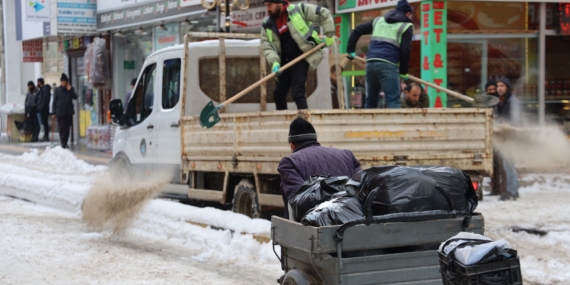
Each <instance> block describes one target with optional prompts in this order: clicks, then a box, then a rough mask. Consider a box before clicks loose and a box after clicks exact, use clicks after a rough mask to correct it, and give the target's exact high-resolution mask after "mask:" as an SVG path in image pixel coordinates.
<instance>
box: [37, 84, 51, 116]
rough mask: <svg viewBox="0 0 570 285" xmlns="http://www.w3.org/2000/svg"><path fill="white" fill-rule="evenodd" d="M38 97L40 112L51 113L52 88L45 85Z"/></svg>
mask: <svg viewBox="0 0 570 285" xmlns="http://www.w3.org/2000/svg"><path fill="white" fill-rule="evenodd" d="M36 97H37V106H38V112H41V113H49V102H50V99H51V86H49V85H44V86H43V87H42V88H40V89H39V93H38V95H37V96H36Z"/></svg>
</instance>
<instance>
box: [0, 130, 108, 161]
mask: <svg viewBox="0 0 570 285" xmlns="http://www.w3.org/2000/svg"><path fill="white" fill-rule="evenodd" d="M60 145H61V144H60V142H59V140H58V138H57V137H56V138H55V140H54V143H53V146H54V147H56V146H60ZM51 146H52V144H51V142H35V143H32V142H20V141H10V140H9V139H8V137H6V136H5V135H2V136H1V137H0V152H1V153H6V154H11V155H21V154H23V153H25V152H28V151H30V149H37V150H38V152H39V153H42V152H44V150H45V149H46V148H47V147H51ZM69 150H70V151H71V152H73V154H75V156H76V157H77V158H79V159H82V160H85V161H86V162H88V163H91V164H95V165H107V164H109V162H110V161H111V159H112V158H113V154H112V152H111V150H108V151H101V150H95V149H88V148H87V139H79V141H77V140H76V141H75V143H73V144H69Z"/></svg>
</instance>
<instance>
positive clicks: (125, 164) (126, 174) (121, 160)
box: [110, 155, 133, 181]
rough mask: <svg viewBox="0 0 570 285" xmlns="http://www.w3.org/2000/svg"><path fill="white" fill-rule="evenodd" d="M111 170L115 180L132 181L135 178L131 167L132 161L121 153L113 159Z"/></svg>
mask: <svg viewBox="0 0 570 285" xmlns="http://www.w3.org/2000/svg"><path fill="white" fill-rule="evenodd" d="M110 170H111V175H112V177H113V179H114V180H115V181H120V180H123V181H124V180H127V181H131V180H132V179H133V169H132V167H131V163H130V162H129V160H128V159H127V158H125V157H124V156H122V155H119V156H117V157H116V158H115V159H113V162H112V164H111V169H110Z"/></svg>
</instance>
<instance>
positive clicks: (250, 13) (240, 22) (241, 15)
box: [232, 7, 267, 30]
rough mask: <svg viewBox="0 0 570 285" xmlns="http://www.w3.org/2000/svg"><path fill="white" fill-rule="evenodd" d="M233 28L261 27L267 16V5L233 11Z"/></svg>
mask: <svg viewBox="0 0 570 285" xmlns="http://www.w3.org/2000/svg"><path fill="white" fill-rule="evenodd" d="M232 15H233V17H232V29H236V30H239V29H249V28H260V29H261V25H262V24H263V19H265V17H266V16H267V10H266V9H265V7H257V8H251V9H248V10H245V11H241V10H238V11H234V12H232Z"/></svg>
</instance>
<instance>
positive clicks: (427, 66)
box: [424, 56, 429, 70]
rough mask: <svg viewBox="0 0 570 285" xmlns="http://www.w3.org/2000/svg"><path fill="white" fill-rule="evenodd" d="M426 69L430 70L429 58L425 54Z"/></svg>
mask: <svg viewBox="0 0 570 285" xmlns="http://www.w3.org/2000/svg"><path fill="white" fill-rule="evenodd" d="M424 70H429V58H428V57H427V56H424Z"/></svg>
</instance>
